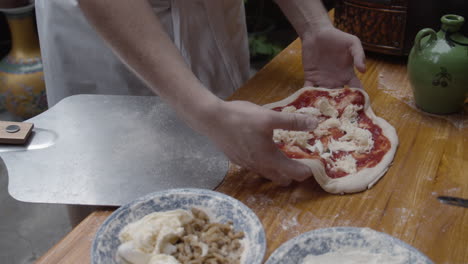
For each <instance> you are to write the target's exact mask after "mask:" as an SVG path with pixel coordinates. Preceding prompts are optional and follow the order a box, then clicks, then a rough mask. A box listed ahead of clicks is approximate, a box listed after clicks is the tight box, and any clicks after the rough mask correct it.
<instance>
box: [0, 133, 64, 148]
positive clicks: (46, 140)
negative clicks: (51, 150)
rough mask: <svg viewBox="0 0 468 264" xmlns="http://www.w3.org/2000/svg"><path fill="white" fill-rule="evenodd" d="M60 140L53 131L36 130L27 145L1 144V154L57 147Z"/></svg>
mask: <svg viewBox="0 0 468 264" xmlns="http://www.w3.org/2000/svg"><path fill="white" fill-rule="evenodd" d="M58 138H59V136H58V134H57V133H56V132H54V131H52V130H48V129H43V128H34V130H33V131H32V132H31V135H30V136H29V138H28V140H27V141H26V143H25V144H22V145H12V144H0V153H5V152H15V151H28V150H40V149H45V148H48V147H51V146H53V145H55V143H56V142H57V139H58Z"/></svg>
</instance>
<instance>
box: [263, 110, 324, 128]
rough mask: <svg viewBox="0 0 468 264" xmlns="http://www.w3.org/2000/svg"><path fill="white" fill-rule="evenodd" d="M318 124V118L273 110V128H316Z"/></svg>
mask: <svg viewBox="0 0 468 264" xmlns="http://www.w3.org/2000/svg"><path fill="white" fill-rule="evenodd" d="M317 125H318V120H317V118H315V117H313V116H310V115H305V114H297V113H281V112H273V122H272V126H273V127H272V128H273V129H275V128H281V129H285V130H296V131H302V130H314V129H315V128H316V127H317Z"/></svg>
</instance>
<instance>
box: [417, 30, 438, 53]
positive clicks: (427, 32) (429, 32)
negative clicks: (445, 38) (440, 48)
mask: <svg viewBox="0 0 468 264" xmlns="http://www.w3.org/2000/svg"><path fill="white" fill-rule="evenodd" d="M426 36H430V38H429V40H428V41H427V42H426V44H425V45H424V47H422V46H421V40H422V39H423V38H424V37H426ZM436 40H437V35H436V32H435V31H434V30H433V29H432V28H424V29H421V30H420V31H419V32H418V34H416V38H415V39H414V46H415V48H416V50H417V51H422V50H423V49H424V48H425V47H427V46H429V45H430V44H431V43H432V42H434V41H436Z"/></svg>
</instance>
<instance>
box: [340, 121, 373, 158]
mask: <svg viewBox="0 0 468 264" xmlns="http://www.w3.org/2000/svg"><path fill="white" fill-rule="evenodd" d="M341 129H342V130H343V131H345V132H346V135H344V136H342V137H341V138H340V139H339V140H340V141H351V142H353V144H355V146H356V148H355V149H354V150H355V151H356V152H358V153H368V152H369V151H371V150H372V148H373V147H374V140H373V139H372V133H371V132H370V131H369V130H367V129H363V128H360V127H358V126H357V123H351V122H350V121H349V120H346V119H345V120H343V122H342V125H341Z"/></svg>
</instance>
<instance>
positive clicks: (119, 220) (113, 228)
mask: <svg viewBox="0 0 468 264" xmlns="http://www.w3.org/2000/svg"><path fill="white" fill-rule="evenodd" d="M192 207H195V208H199V209H203V210H204V211H205V212H207V214H208V215H209V216H210V220H212V221H214V222H221V223H225V222H228V221H232V222H233V225H234V229H235V230H236V231H243V232H244V233H245V238H244V241H245V244H244V245H245V246H244V253H243V256H242V260H243V262H242V263H244V264H260V263H262V261H263V257H264V255H265V249H266V240H265V232H264V229H263V226H262V223H261V222H260V220H259V219H258V217H257V216H256V215H255V213H254V212H253V211H252V210H250V209H249V208H248V207H247V206H245V205H244V204H243V203H241V202H240V201H238V200H236V199H234V198H232V197H230V196H227V195H224V194H222V193H219V192H214V191H210V190H204V189H171V190H166V191H160V192H155V193H152V194H149V195H146V196H144V197H142V198H139V199H137V200H135V201H133V202H131V203H129V204H126V205H124V206H122V207H120V208H119V209H117V210H116V211H115V212H113V213H112V214H111V215H110V216H109V217H108V218H107V219H106V221H104V223H103V224H102V226H101V227H100V228H99V230H98V231H97V233H96V236H95V237H94V240H93V245H92V248H91V263H93V264H111V263H118V262H117V260H116V253H117V248H118V247H119V245H120V241H119V238H118V235H119V233H120V230H122V228H123V227H125V226H126V225H127V224H128V223H131V222H134V221H136V220H138V219H140V218H142V217H143V216H145V215H147V214H150V213H153V212H159V211H168V210H174V209H188V210H190V209H191V208H192Z"/></svg>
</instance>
